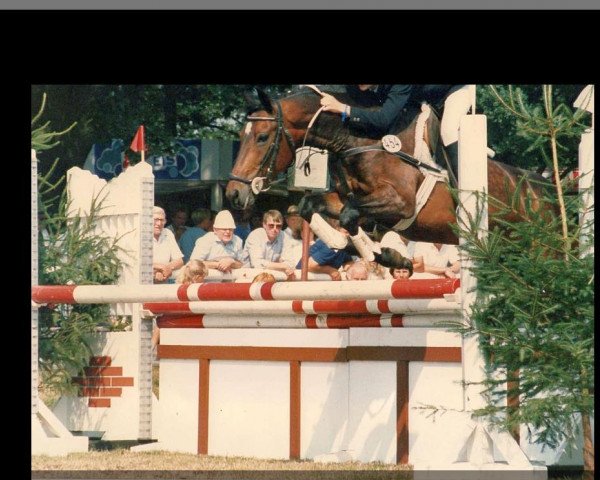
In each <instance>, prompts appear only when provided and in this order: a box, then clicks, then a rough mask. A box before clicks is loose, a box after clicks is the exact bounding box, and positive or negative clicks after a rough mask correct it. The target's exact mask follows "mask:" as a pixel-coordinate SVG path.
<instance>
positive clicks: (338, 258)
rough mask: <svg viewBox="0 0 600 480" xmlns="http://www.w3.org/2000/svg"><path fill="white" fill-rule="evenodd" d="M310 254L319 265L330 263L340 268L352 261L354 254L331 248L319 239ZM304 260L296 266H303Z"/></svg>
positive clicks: (311, 248) (331, 265)
mask: <svg viewBox="0 0 600 480" xmlns="http://www.w3.org/2000/svg"><path fill="white" fill-rule="evenodd" d="M309 256H311V257H312V259H313V260H314V261H315V262H317V263H318V264H319V265H321V266H323V265H329V266H330V267H333V268H340V267H341V266H342V265H343V264H344V263H346V262H351V261H352V256H351V255H350V254H349V253H348V252H346V251H345V250H334V249H333V248H329V247H328V246H327V245H326V244H325V242H323V240H320V239H319V240H317V241H316V242H315V243H313V244H312V245H311V247H310V250H309ZM301 263H302V260H300V261H299V262H298V265H296V268H301Z"/></svg>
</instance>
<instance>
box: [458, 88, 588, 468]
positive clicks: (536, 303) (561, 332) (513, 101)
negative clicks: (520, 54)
mask: <svg viewBox="0 0 600 480" xmlns="http://www.w3.org/2000/svg"><path fill="white" fill-rule="evenodd" d="M492 91H494V89H492ZM495 91H496V92H497V93H498V97H497V98H498V101H499V102H500V103H501V105H503V107H504V108H505V109H506V110H507V111H508V112H510V114H511V115H513V116H515V117H517V120H516V121H517V125H518V126H519V132H520V136H521V138H522V139H523V140H526V141H527V142H528V144H529V146H530V148H529V149H530V150H533V149H538V150H540V151H541V152H543V154H544V156H547V158H548V159H549V162H548V163H549V165H550V166H551V167H552V169H553V171H554V173H555V176H556V177H557V176H558V174H559V171H560V170H562V169H564V168H568V165H570V164H571V162H572V160H571V159H572V157H574V158H577V146H576V144H575V143H574V142H573V140H574V138H576V137H578V136H579V134H580V133H581V125H580V124H579V121H580V120H581V116H582V115H584V114H583V113H582V112H578V113H576V114H573V113H572V109H571V108H568V107H567V106H565V105H564V104H563V105H559V106H557V107H555V108H554V107H553V102H552V87H551V86H544V87H543V88H542V89H541V90H540V88H539V87H538V95H539V100H538V105H536V106H532V105H531V104H529V103H528V102H526V101H525V100H522V101H521V100H519V96H518V95H517V97H515V96H512V95H511V92H514V91H513V90H512V89H506V90H505V91H504V92H505V93H504V94H503V93H502V91H501V90H498V89H497V90H495ZM540 100H541V101H540ZM557 145H562V148H557ZM563 152H564V153H563ZM561 153H562V154H561ZM555 187H556V191H554V192H553V194H552V195H549V196H548V197H547V198H545V199H544V202H545V204H546V207H547V209H546V210H545V211H542V212H539V211H534V209H532V208H531V205H532V202H533V199H529V201H528V202H526V205H525V206H526V210H527V214H526V221H524V222H518V223H514V222H506V221H504V220H503V219H502V217H503V216H504V214H505V213H506V210H511V209H512V208H513V207H512V206H511V205H504V210H503V211H502V210H501V211H499V212H498V213H497V217H498V218H496V219H495V221H496V222H497V223H498V225H499V227H496V228H494V229H493V230H491V231H489V232H487V235H486V236H483V238H482V236H481V235H480V232H479V231H478V221H477V220H478V216H479V215H480V214H481V208H480V209H479V211H478V212H477V214H476V215H474V216H473V217H472V218H471V219H470V220H469V221H467V222H465V223H463V224H462V225H460V226H459V232H458V233H459V235H461V236H462V237H463V238H465V239H466V242H465V244H464V245H463V246H462V247H461V248H462V249H463V250H464V251H465V252H466V253H467V254H468V255H469V256H470V257H471V258H472V259H473V266H472V268H471V270H472V273H473V275H474V276H475V277H476V279H477V295H478V297H477V301H476V303H475V304H474V305H473V312H472V316H471V319H470V320H471V323H470V324H469V325H466V326H462V327H461V328H459V331H461V332H462V333H464V334H468V335H472V334H477V335H478V336H479V341H480V347H481V350H482V352H483V354H484V357H485V361H486V369H487V374H488V375H487V379H486V381H485V387H486V391H487V393H488V394H489V395H490V398H491V401H490V403H489V405H488V406H487V408H485V409H483V410H481V411H478V412H476V413H477V414H479V415H487V416H489V417H490V418H491V419H492V421H493V422H495V423H497V424H500V425H502V426H503V427H505V428H507V429H509V430H513V429H514V428H515V427H517V426H518V425H520V424H525V425H527V426H528V428H530V431H531V432H532V434H533V440H534V441H535V442H537V443H540V444H542V445H545V446H549V447H553V448H555V447H557V446H559V445H560V443H561V442H563V441H564V440H567V441H570V442H572V441H573V440H574V439H575V438H576V433H577V432H578V431H581V427H582V425H583V431H584V433H585V431H586V422H589V417H590V416H593V414H594V393H593V392H594V257H593V255H587V254H586V252H588V248H589V247H590V244H589V243H590V242H593V240H592V239H590V238H589V237H581V230H582V228H584V227H589V225H580V224H579V215H578V214H579V213H580V212H581V211H582V208H583V205H582V197H581V195H576V194H575V195H563V192H562V184H561V182H560V181H559V182H557V183H556V184H555ZM518 190H519V189H517V191H518ZM480 199H481V197H480ZM488 200H489V201H490V202H492V201H493V202H494V203H495V204H498V201H497V200H496V199H488ZM550 212H560V213H559V214H550ZM507 382H510V383H507ZM507 394H508V395H509V396H510V397H513V398H518V399H519V403H520V404H519V406H518V407H513V406H507V405H506V402H505V401H504V399H505V396H506V395H507ZM574 414H580V416H579V417H578V416H577V415H574ZM582 422H583V423H582ZM588 453H589V452H588ZM590 459H591V460H590ZM584 460H585V463H586V469H587V470H593V455H591V456H588V457H587V458H586V452H585V449H584ZM590 462H591V463H590Z"/></svg>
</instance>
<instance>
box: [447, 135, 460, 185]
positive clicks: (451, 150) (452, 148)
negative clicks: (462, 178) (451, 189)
mask: <svg viewBox="0 0 600 480" xmlns="http://www.w3.org/2000/svg"><path fill="white" fill-rule="evenodd" d="M446 152H447V153H448V160H449V161H450V169H451V171H452V176H453V177H454V180H458V142H454V143H451V144H450V145H447V146H446ZM453 183H458V182H453ZM456 186H458V185H456Z"/></svg>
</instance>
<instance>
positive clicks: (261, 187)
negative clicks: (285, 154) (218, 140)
mask: <svg viewBox="0 0 600 480" xmlns="http://www.w3.org/2000/svg"><path fill="white" fill-rule="evenodd" d="M275 115H276V116H275V117H251V116H248V117H247V120H248V121H251V122H257V121H268V122H277V130H276V131H275V138H274V139H273V142H271V145H269V148H268V149H267V152H266V153H265V156H264V157H263V159H262V160H261V162H260V165H259V167H258V171H257V172H256V175H255V176H254V178H252V179H247V178H242V177H238V176H237V175H233V174H232V173H230V174H229V179H230V180H235V181H236V182H241V183H244V184H246V185H250V186H251V188H252V191H253V192H254V194H255V195H256V194H258V193H259V192H265V191H267V190H269V189H270V188H271V185H275V184H276V183H279V181H275V180H274V176H275V162H276V161H277V155H278V154H279V148H280V146H281V134H282V133H283V135H284V137H285V139H286V141H287V143H288V145H289V147H290V149H291V151H292V152H295V151H296V145H295V144H294V139H293V138H292V135H291V134H290V132H289V130H288V129H287V128H285V125H284V124H283V114H282V113H281V104H280V102H279V101H276V102H275ZM265 167H266V169H267V170H266V174H265V176H264V177H260V176H259V174H260V173H261V172H262V171H263V170H264V169H265ZM265 180H266V182H265ZM265 183H266V186H265Z"/></svg>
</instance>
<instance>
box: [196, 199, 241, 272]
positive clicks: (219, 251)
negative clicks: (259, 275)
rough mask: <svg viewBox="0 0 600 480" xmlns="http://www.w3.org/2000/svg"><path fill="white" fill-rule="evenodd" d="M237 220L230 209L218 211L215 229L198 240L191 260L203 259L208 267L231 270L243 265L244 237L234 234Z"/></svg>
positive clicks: (222, 270) (223, 270) (225, 270)
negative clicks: (235, 220)
mask: <svg viewBox="0 0 600 480" xmlns="http://www.w3.org/2000/svg"><path fill="white" fill-rule="evenodd" d="M234 229H235V222H234V220H233V216H232V215H231V212H230V211H229V210H221V211H220V212H219V213H217V216H216V217H215V221H214V223H213V231H212V232H209V233H207V234H206V235H204V236H202V237H200V238H199V239H198V240H196V245H195V246H194V250H193V252H192V254H191V255H190V260H202V261H203V262H204V264H205V265H206V266H207V267H208V268H215V269H217V270H219V271H221V272H231V269H233V268H241V267H242V251H243V242H242V239H241V238H240V237H238V236H236V235H234V234H233V230H234Z"/></svg>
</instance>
